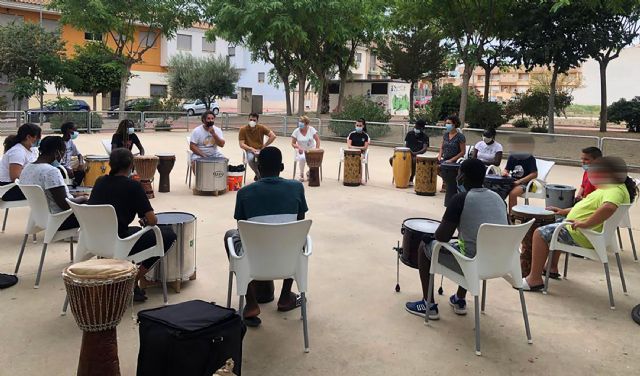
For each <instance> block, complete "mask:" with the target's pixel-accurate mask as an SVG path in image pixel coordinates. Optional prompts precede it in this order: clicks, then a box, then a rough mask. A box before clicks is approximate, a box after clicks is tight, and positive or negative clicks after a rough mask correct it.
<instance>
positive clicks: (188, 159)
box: [184, 136, 193, 188]
mask: <svg viewBox="0 0 640 376" xmlns="http://www.w3.org/2000/svg"><path fill="white" fill-rule="evenodd" d="M192 155H193V152H192V151H191V137H189V136H187V175H186V176H185V177H184V183H185V184H187V181H188V182H189V188H191V156H192Z"/></svg>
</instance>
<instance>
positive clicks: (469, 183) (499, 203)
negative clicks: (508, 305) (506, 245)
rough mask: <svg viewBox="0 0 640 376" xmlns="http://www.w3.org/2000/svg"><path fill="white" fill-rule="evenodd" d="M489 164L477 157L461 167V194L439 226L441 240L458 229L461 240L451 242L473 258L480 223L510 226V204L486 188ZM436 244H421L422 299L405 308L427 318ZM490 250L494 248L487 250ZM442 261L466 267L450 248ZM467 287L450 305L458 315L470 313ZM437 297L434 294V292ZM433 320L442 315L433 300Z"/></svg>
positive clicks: (442, 252) (443, 252) (453, 266)
mask: <svg viewBox="0 0 640 376" xmlns="http://www.w3.org/2000/svg"><path fill="white" fill-rule="evenodd" d="M485 170H486V167H485V165H484V163H482V162H481V161H479V160H477V159H467V160H465V161H464V162H462V164H461V166H460V175H458V182H459V183H458V184H460V186H459V188H458V189H459V190H460V191H461V192H460V193H457V194H456V195H455V196H453V198H452V199H451V202H450V203H449V206H447V210H446V211H445V213H444V215H443V216H442V222H441V224H440V225H439V226H438V229H437V230H436V233H435V238H436V240H437V241H440V242H448V241H450V240H451V238H452V237H453V234H454V233H455V231H456V229H457V230H458V240H457V242H455V243H451V245H452V246H453V247H454V248H456V249H458V251H459V252H460V253H461V254H463V255H464V256H466V257H470V258H473V257H474V256H475V255H476V240H477V237H478V231H479V229H480V225H482V224H483V223H493V224H500V225H506V224H508V223H509V222H508V219H507V207H506V205H505V202H504V201H503V200H502V198H500V196H499V195H498V194H497V193H495V192H493V191H491V190H489V189H487V188H484V187H483V184H484V176H485ZM433 244H435V242H433V243H429V244H425V242H424V241H423V242H421V243H420V247H419V249H418V270H419V272H420V282H421V283H422V299H421V300H418V301H416V302H408V303H406V304H405V309H406V310H407V311H408V312H409V313H411V314H414V315H417V316H421V317H424V316H425V315H426V314H427V294H428V292H429V289H432V290H431V291H432V292H433V286H430V283H429V279H430V278H429V274H430V270H431V254H432V248H433ZM485 251H489V252H490V250H485ZM438 262H439V263H440V264H442V265H445V266H446V267H447V268H449V269H451V270H453V271H455V272H457V273H459V274H462V269H461V268H460V265H459V264H458V262H457V261H456V259H455V257H454V256H453V255H452V254H451V253H450V252H449V251H448V250H446V249H444V248H442V249H440V256H439V258H438ZM466 294H467V290H465V289H464V288H462V287H458V291H457V293H456V294H454V295H451V297H450V298H449V304H450V305H451V306H452V307H453V311H454V312H455V313H456V314H458V315H464V314H466V313H467V310H466V306H467V303H466V301H465V296H466ZM431 296H432V297H433V293H432V294H431ZM428 306H429V309H428V311H429V312H428V314H429V319H430V320H437V319H438V318H439V312H438V305H437V304H436V303H435V301H434V300H433V298H432V300H431V301H430V302H429V305H428Z"/></svg>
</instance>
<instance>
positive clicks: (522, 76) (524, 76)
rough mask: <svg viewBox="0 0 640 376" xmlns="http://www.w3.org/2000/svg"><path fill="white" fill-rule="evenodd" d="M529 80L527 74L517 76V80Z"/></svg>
mask: <svg viewBox="0 0 640 376" xmlns="http://www.w3.org/2000/svg"><path fill="white" fill-rule="evenodd" d="M528 79H529V73H520V74H518V80H520V81H526V80H528Z"/></svg>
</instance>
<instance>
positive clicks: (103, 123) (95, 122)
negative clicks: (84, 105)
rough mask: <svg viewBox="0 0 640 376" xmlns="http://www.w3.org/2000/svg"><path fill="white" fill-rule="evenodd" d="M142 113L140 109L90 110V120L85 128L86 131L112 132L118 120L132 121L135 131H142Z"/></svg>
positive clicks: (116, 127)
mask: <svg viewBox="0 0 640 376" xmlns="http://www.w3.org/2000/svg"><path fill="white" fill-rule="evenodd" d="M142 114H143V113H142V112H140V111H91V118H90V119H91V122H90V123H89V127H88V128H86V129H87V131H88V132H102V131H109V132H113V131H115V130H116V129H118V125H119V124H120V121H122V120H124V119H129V120H131V121H133V124H134V128H135V129H136V131H144V121H143V115H142Z"/></svg>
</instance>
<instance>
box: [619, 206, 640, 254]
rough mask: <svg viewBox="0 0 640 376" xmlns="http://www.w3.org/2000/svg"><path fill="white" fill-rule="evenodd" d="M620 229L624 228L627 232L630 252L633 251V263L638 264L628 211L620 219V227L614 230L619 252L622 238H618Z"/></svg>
mask: <svg viewBox="0 0 640 376" xmlns="http://www.w3.org/2000/svg"><path fill="white" fill-rule="evenodd" d="M620 227H622V228H626V229H627V230H628V231H629V241H630V242H631V250H632V251H633V261H635V262H638V253H637V252H636V242H635V240H634V239H633V231H632V229H631V217H630V215H629V211H627V213H626V214H625V215H624V216H623V217H622V220H621V221H620V226H619V227H618V228H617V229H616V232H617V233H618V244H619V245H620V250H622V237H621V236H620Z"/></svg>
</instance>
